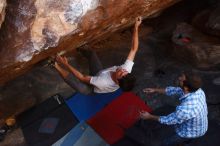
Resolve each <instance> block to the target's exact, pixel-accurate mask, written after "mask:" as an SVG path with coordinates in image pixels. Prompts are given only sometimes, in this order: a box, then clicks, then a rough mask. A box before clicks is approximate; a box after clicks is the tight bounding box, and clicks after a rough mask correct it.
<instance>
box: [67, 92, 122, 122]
mask: <svg viewBox="0 0 220 146" xmlns="http://www.w3.org/2000/svg"><path fill="white" fill-rule="evenodd" d="M121 94H122V90H121V89H118V90H116V91H115V92H112V93H94V94H93V95H83V94H81V93H76V94H74V95H73V96H72V97H71V98H69V99H67V100H66V103H67V105H68V107H69V108H70V109H71V111H72V112H73V114H74V115H75V116H76V117H77V118H78V120H79V121H84V120H88V119H89V118H91V117H92V116H93V115H95V114H96V113H97V112H98V111H100V110H101V109H103V108H104V107H105V106H106V105H107V104H108V103H110V102H111V101H112V100H114V99H115V98H116V97H118V96H120V95H121Z"/></svg>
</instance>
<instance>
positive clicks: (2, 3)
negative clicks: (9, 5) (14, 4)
mask: <svg viewBox="0 0 220 146" xmlns="http://www.w3.org/2000/svg"><path fill="white" fill-rule="evenodd" d="M5 8H6V0H0V28H1V25H2V22H3V21H4V19H5Z"/></svg>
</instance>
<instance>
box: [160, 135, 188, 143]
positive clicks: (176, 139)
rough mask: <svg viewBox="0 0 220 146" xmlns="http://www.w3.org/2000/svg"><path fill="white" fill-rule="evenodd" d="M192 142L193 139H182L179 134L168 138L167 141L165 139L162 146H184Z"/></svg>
mask: <svg viewBox="0 0 220 146" xmlns="http://www.w3.org/2000/svg"><path fill="white" fill-rule="evenodd" d="M190 140H192V139H191V138H183V137H180V136H179V135H178V134H176V133H175V134H173V135H171V136H168V137H167V138H166V139H164V141H163V143H162V146H176V145H178V144H182V143H184V142H187V141H190Z"/></svg>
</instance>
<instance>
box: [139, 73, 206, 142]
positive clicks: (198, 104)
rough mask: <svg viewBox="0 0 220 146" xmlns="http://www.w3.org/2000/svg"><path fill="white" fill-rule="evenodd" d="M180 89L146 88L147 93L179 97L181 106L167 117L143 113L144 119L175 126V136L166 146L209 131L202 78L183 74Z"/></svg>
mask: <svg viewBox="0 0 220 146" xmlns="http://www.w3.org/2000/svg"><path fill="white" fill-rule="evenodd" d="M178 79H179V85H180V87H167V88H165V89H160V88H146V89H144V92H146V93H155V92H157V93H164V94H166V95H168V96H172V95H179V97H180V98H179V100H180V102H181V103H180V105H178V106H177V107H176V111H175V112H173V113H171V114H169V115H167V116H155V115H151V114H150V113H148V112H146V111H142V112H141V113H140V116H141V118H142V119H151V120H156V121H158V122H160V123H161V124H166V125H174V127H175V132H176V133H175V134H174V135H171V136H168V137H167V138H166V139H165V140H164V142H163V145H164V146H174V145H177V144H181V143H183V142H184V141H188V140H190V139H193V138H197V137H200V136H202V135H204V134H205V133H206V131H207V129H208V118H207V115H208V111H207V104H206V97H205V93H204V92H203V90H202V89H201V88H200V87H201V84H202V81H201V78H200V77H198V76H197V75H195V74H192V73H188V74H186V73H183V74H182V75H181V76H180V77H179V78H178Z"/></svg>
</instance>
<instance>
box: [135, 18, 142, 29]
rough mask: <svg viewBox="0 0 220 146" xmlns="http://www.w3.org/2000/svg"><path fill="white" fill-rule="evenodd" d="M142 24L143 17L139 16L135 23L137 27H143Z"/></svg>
mask: <svg viewBox="0 0 220 146" xmlns="http://www.w3.org/2000/svg"><path fill="white" fill-rule="evenodd" d="M141 22H142V17H141V16H139V17H137V18H136V21H135V27H136V28H137V27H139V26H140V25H141Z"/></svg>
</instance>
